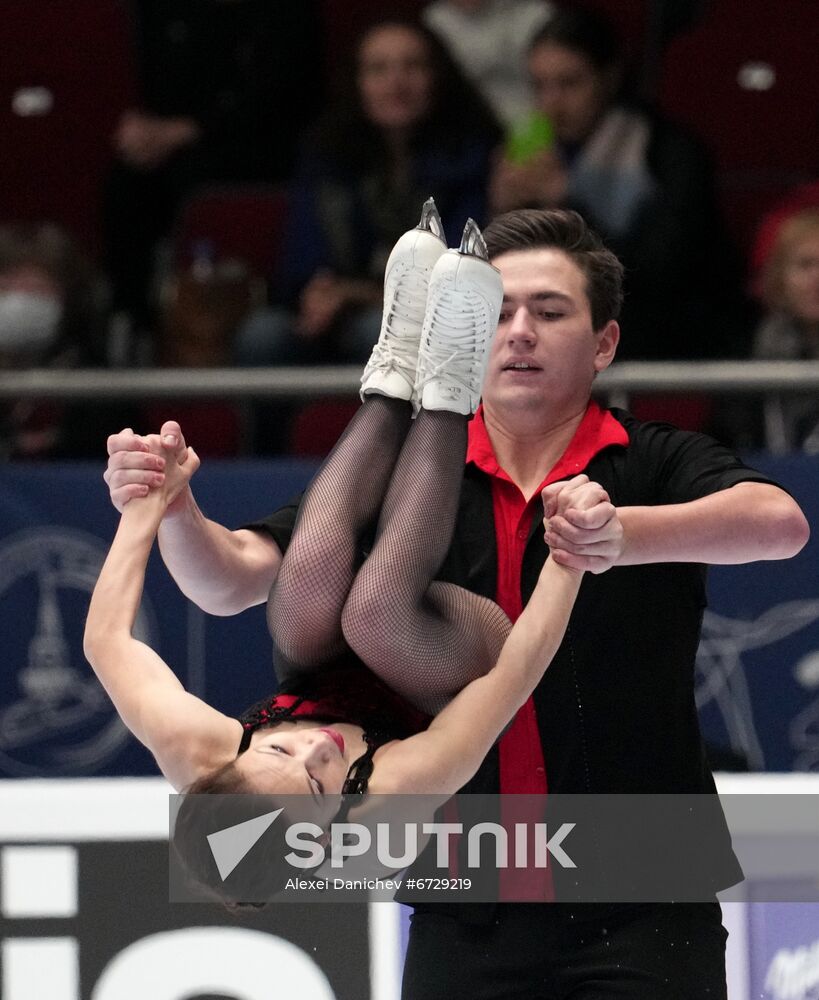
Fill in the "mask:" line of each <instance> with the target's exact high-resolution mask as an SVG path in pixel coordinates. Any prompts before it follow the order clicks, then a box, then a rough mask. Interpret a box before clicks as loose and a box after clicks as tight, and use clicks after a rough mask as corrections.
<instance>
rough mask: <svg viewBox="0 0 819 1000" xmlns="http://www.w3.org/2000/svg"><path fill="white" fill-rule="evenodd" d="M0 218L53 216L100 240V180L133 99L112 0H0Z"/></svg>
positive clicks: (123, 30) (130, 61)
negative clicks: (0, 20) (0, 44)
mask: <svg viewBox="0 0 819 1000" xmlns="http://www.w3.org/2000/svg"><path fill="white" fill-rule="evenodd" d="M2 11H3V58H2V59H1V60H0V134H1V135H2V136H3V156H2V158H0V220H1V221H34V220H40V219H48V220H51V221H54V222H57V223H59V224H61V225H63V226H64V227H66V228H67V229H68V230H69V231H71V232H72V233H73V234H74V235H76V236H77V237H78V238H80V239H81V240H82V241H83V242H84V243H86V245H88V246H89V247H90V248H91V249H95V248H96V247H97V246H98V245H99V229H100V202H101V195H100V190H101V183H102V179H103V177H104V175H105V172H106V170H107V169H108V167H109V165H110V162H111V159H112V155H113V147H112V142H111V137H112V134H113V132H114V128H115V125H116V123H117V120H118V118H119V116H120V114H121V113H122V112H123V111H124V110H126V109H127V108H128V107H131V106H133V105H134V104H135V102H136V96H137V85H136V77H135V70H134V58H133V50H132V45H131V31H130V23H129V20H128V17H127V16H126V14H125V11H124V8H123V6H122V4H121V3H120V2H118V0H39V2H37V3H32V2H31V0H4V2H3V7H2Z"/></svg>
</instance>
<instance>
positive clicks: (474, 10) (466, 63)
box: [423, 0, 553, 128]
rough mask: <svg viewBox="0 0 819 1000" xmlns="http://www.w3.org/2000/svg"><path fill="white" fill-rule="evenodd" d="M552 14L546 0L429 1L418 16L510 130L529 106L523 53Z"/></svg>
mask: <svg viewBox="0 0 819 1000" xmlns="http://www.w3.org/2000/svg"><path fill="white" fill-rule="evenodd" d="M552 12H553V7H552V4H550V3H548V2H546V0H435V2H434V3H431V4H430V5H429V6H428V7H427V8H425V10H424V13H423V18H424V22H425V24H426V25H427V26H428V27H429V28H431V29H432V30H433V31H434V32H435V34H436V35H437V36H438V37H439V38H440V39H441V41H442V42H444V44H445V45H446V46H447V48H448V49H449V51H450V52H451V53H452V55H453V56H454V57H455V59H456V60H457V61H458V64H459V65H460V67H461V69H463V71H464V73H466V75H467V76H468V77H469V79H470V80H471V81H472V83H473V84H474V85H475V86H476V87H477V88H478V89H479V90H480V91H481V93H482V94H483V96H484V97H485V98H486V100H487V101H488V102H489V104H490V105H491V107H492V109H493V111H494V112H495V114H496V115H497V117H498V119H499V120H500V121H502V122H503V123H504V125H506V126H507V128H512V127H514V126H515V125H516V124H518V123H519V122H520V121H522V120H523V119H525V118H526V116H527V114H528V113H529V112H530V111H531V110H532V91H531V87H530V86H529V77H528V74H527V72H526V53H527V52H528V51H529V45H530V43H531V41H532V38H533V37H534V36H535V34H536V33H537V31H538V30H539V29H540V28H542V27H543V25H544V24H545V23H546V22H547V21H548V20H549V17H550V16H551V15H552Z"/></svg>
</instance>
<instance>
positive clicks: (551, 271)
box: [483, 248, 619, 412]
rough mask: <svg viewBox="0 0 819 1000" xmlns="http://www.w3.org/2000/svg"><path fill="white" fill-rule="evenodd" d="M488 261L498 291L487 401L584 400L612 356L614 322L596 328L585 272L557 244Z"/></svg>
mask: <svg viewBox="0 0 819 1000" xmlns="http://www.w3.org/2000/svg"><path fill="white" fill-rule="evenodd" d="M492 263H493V264H494V265H495V267H496V268H498V270H499V271H500V273H501V277H502V278H503V292H504V295H503V305H502V307H501V314H500V320H499V322H498V330H497V333H496V334H495V338H494V340H493V342H492V348H491V351H490V355H489V363H488V366H487V372H486V378H485V380H484V384H483V400H484V404H485V406H486V408H487V409H488V410H490V411H496V412H497V411H499V410H501V409H505V410H507V411H510V412H514V411H526V410H532V409H537V410H542V409H543V408H544V405H546V406H548V408H549V409H550V410H552V411H554V410H555V409H557V410H560V409H562V408H564V407H565V408H567V409H569V410H570V411H571V410H573V409H574V408H576V407H580V406H582V405H584V404H585V402H586V401H587V400H588V397H589V393H590V391H591V384H592V381H593V379H594V376H595V373H596V372H598V371H602V370H603V369H604V368H607V367H608V365H609V364H610V362H611V360H612V358H613V356H614V349H615V348H616V346H617V340H618V337H619V328H618V326H617V324H616V323H615V322H611V323H608V324H607V325H606V326H605V327H604V328H603V329H602V330H600V331H597V332H595V331H594V329H593V327H592V319H591V307H590V304H589V299H588V295H587V292H586V277H585V275H584V274H583V272H582V271H581V270H580V269H579V268H578V267H577V265H576V264H575V263H574V261H572V260H571V258H570V257H568V256H567V255H566V254H565V253H563V252H562V251H561V250H553V249H546V248H542V249H537V250H518V251H514V252H510V253H504V254H501V255H500V256H498V257H496V258H495V259H494V260H493V261H492Z"/></svg>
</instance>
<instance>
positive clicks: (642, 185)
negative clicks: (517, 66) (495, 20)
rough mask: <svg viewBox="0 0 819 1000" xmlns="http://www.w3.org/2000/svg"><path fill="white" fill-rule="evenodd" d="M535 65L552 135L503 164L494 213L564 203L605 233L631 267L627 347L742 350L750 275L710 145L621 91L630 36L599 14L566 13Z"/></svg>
mask: <svg viewBox="0 0 819 1000" xmlns="http://www.w3.org/2000/svg"><path fill="white" fill-rule="evenodd" d="M528 65H529V71H530V74H531V78H532V84H533V87H534V94H535V101H536V104H537V106H538V109H539V110H540V111H541V112H542V113H543V114H544V115H545V116H546V117H547V118H548V119H549V121H550V122H551V127H552V134H553V142H552V143H551V144H549V145H544V147H543V148H541V149H540V151H539V152H536V153H533V155H531V156H530V157H529V158H528V159H527V161H526V162H524V163H520V162H512V161H511V160H510V159H508V158H506V157H505V158H504V159H502V160H501V161H500V162H499V163H498V165H497V167H496V170H495V173H494V177H493V181H492V202H493V209H494V211H496V212H501V211H507V210H508V209H511V208H518V207H525V206H551V205H565V206H569V207H572V208H575V209H577V210H578V211H580V212H581V213H582V214H583V215H584V216H585V217H586V218H587V219H588V220H589V222H590V223H591V224H592V225H593V226H594V227H595V228H596V229H598V230H599V231H600V232H601V234H602V235H603V236H604V238H605V239H606V241H607V243H608V244H609V245H610V246H611V248H612V249H613V250H614V251H615V252H616V253H617V255H618V256H619V257H620V259H621V260H622V261H623V263H624V264H625V265H626V274H627V278H626V301H625V305H624V309H623V316H622V326H623V331H624V336H623V340H622V341H621V350H620V351H618V357H623V358H635V357H639V358H655V359H665V358H695V357H700V356H705V355H708V354H711V355H726V354H731V353H734V352H735V351H736V346H735V345H734V344H733V340H732V337H733V335H734V331H735V330H736V329H737V328H738V327H739V326H740V322H741V321H740V320H739V319H737V318H734V312H735V310H736V309H737V308H738V302H739V285H740V282H739V276H738V274H732V271H731V261H732V256H733V255H732V254H731V253H730V252H729V248H728V246H727V243H726V241H725V239H724V236H723V234H722V230H721V227H720V225H719V223H718V212H717V208H716V199H715V194H714V184H713V174H712V169H711V166H710V163H709V160H708V157H707V155H706V154H705V151H704V149H703V147H702V146H701V145H700V143H699V142H697V141H696V140H695V139H694V138H693V137H691V136H689V135H687V134H685V133H684V132H682V131H681V130H680V129H679V128H678V127H677V126H675V125H672V124H671V123H670V122H668V121H665V120H663V119H662V118H660V117H659V116H658V115H657V114H655V113H654V112H652V111H649V110H646V109H644V108H640V107H638V106H636V105H633V104H630V103H628V102H626V101H625V100H624V99H623V98H621V96H620V80H621V53H620V49H619V45H618V42H617V39H616V38H615V35H614V32H613V29H612V27H611V25H610V24H609V23H608V21H606V20H605V19H604V18H603V17H602V16H601V15H599V14H597V13H595V12H592V11H590V10H584V9H580V8H571V9H564V10H561V11H559V12H558V13H557V14H555V16H554V17H553V18H552V19H551V20H550V21H549V22H548V24H547V25H546V26H545V27H544V28H543V29H542V30H541V31H540V32H539V33H538V35H537V36H536V37H535V39H534V41H533V43H532V46H531V49H530V52H529V63H528Z"/></svg>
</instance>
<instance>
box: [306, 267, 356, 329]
mask: <svg viewBox="0 0 819 1000" xmlns="http://www.w3.org/2000/svg"><path fill="white" fill-rule="evenodd" d="M347 302H348V296H347V293H346V290H345V287H344V282H342V281H341V280H340V279H339V278H337V277H335V275H332V274H329V273H328V272H326V271H319V272H318V273H317V274H314V275H313V277H312V278H311V279H310V281H308V283H307V284H306V285H305V287H304V290H303V291H302V293H301V301H300V307H299V315H298V321H297V330H298V333H299V335H300V336H302V337H304V338H305V339H306V340H313V339H315V338H316V337H320V336H322V335H323V334H325V333H326V332H327V331H328V330H329V329H330V327H331V326H332V324H333V323H334V322H335V320H336V317H337V316H338V315H339V313H340V312H341V310H342V309H343V308H344V307H345V306H346V305H347Z"/></svg>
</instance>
